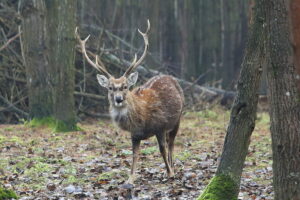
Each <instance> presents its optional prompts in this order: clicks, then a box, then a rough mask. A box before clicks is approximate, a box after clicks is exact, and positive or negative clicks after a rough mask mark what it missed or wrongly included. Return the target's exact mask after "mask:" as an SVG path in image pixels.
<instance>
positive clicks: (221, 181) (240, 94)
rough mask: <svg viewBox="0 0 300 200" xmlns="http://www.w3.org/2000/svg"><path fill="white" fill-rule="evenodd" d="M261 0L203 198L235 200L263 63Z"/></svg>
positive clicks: (262, 12) (258, 0)
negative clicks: (220, 149) (215, 164)
mask: <svg viewBox="0 0 300 200" xmlns="http://www.w3.org/2000/svg"><path fill="white" fill-rule="evenodd" d="M262 3H263V0H256V7H255V11H254V22H253V24H252V25H251V29H250V36H249V39H248V43H247V46H246V52H245V57H244V60H243V63H242V70H241V74H240V78H239V81H238V91H237V96H236V98H235V101H234V104H233V107H232V110H231V116H230V123H229V126H228V128H227V134H226V138H225V142H224V147H223V152H222V156H221V161H220V164H219V166H218V169H217V172H216V175H215V177H214V178H213V179H212V180H211V182H210V184H209V185H208V186H207V187H206V189H205V191H204V192H203V194H202V195H201V196H200V197H199V199H200V200H202V199H214V200H215V199H219V200H224V199H237V195H238V192H239V185H240V180H241V174H242V170H243V166H244V161H245V158H246V155H247V152H248V147H249V144H250V136H251V134H252V132H253V129H254V127H255V119H256V109H257V102H258V93H257V91H258V88H259V84H260V78H261V74H262V65H263V63H264V55H265V54H264V38H263V37H261V36H262V35H263V33H264V28H263V24H264V20H265V16H264V10H263V7H262Z"/></svg>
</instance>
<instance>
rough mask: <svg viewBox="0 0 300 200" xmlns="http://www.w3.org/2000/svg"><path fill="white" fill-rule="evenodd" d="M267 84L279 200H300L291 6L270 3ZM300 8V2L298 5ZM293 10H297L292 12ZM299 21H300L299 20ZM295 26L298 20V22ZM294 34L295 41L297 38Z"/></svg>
mask: <svg viewBox="0 0 300 200" xmlns="http://www.w3.org/2000/svg"><path fill="white" fill-rule="evenodd" d="M266 2H267V3H266V4H267V8H268V10H266V13H267V31H266V35H267V36H268V38H269V40H268V41H267V50H268V52H269V56H268V65H267V66H268V68H267V81H268V89H269V94H268V95H269V98H268V99H269V100H270V119H271V135H272V150H273V185H274V191H275V200H299V199H300V154H299V150H300V132H299V130H300V100H299V99H300V91H299V90H298V89H297V75H296V74H297V72H296V64H297V60H296V59H295V58H294V56H297V53H298V52H297V50H298V49H299V44H297V46H296V48H295V46H292V38H293V35H292V32H291V30H293V29H292V27H291V26H290V25H291V24H292V23H291V21H290V20H291V19H290V17H291V16H295V15H293V13H292V15H290V11H291V10H290V3H291V2H292V3H294V5H293V6H295V3H296V0H293V1H288V0H273V1H266ZM297 5H298V6H300V5H299V1H298V3H297ZM292 11H293V10H292ZM298 20H299V19H298ZM298 23H299V21H298ZM294 25H295V21H294ZM297 37H299V36H297V35H294V40H295V39H297Z"/></svg>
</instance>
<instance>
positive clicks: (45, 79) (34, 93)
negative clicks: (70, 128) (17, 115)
mask: <svg viewBox="0 0 300 200" xmlns="http://www.w3.org/2000/svg"><path fill="white" fill-rule="evenodd" d="M19 10H20V13H21V15H22V17H23V20H22V31H23V33H22V37H21V41H22V45H23V56H24V58H25V64H26V77H27V86H28V93H29V109H30V113H29V115H30V118H31V119H32V118H44V117H48V116H50V115H52V113H53V99H52V96H53V91H52V89H51V88H52V81H51V70H50V66H49V60H48V58H49V44H48V42H47V38H48V33H47V31H46V16H45V10H46V8H45V3H44V1H40V0H28V1H25V0H23V1H22V2H21V3H20V7H19Z"/></svg>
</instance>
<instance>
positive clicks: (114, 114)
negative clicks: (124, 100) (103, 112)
mask: <svg viewBox="0 0 300 200" xmlns="http://www.w3.org/2000/svg"><path fill="white" fill-rule="evenodd" d="M127 111H128V110H127V108H120V109H119V108H112V109H111V111H110V116H111V118H112V119H113V120H114V121H115V120H116V119H118V118H120V117H122V116H125V115H127Z"/></svg>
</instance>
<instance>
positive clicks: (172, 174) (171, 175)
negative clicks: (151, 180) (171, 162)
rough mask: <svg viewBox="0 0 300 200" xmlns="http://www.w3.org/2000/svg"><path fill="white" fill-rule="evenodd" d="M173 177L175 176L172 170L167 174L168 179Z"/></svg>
mask: <svg viewBox="0 0 300 200" xmlns="http://www.w3.org/2000/svg"><path fill="white" fill-rule="evenodd" d="M174 176H175V174H174V171H173V170H172V171H170V172H169V173H168V177H169V178H173V177H174Z"/></svg>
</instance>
